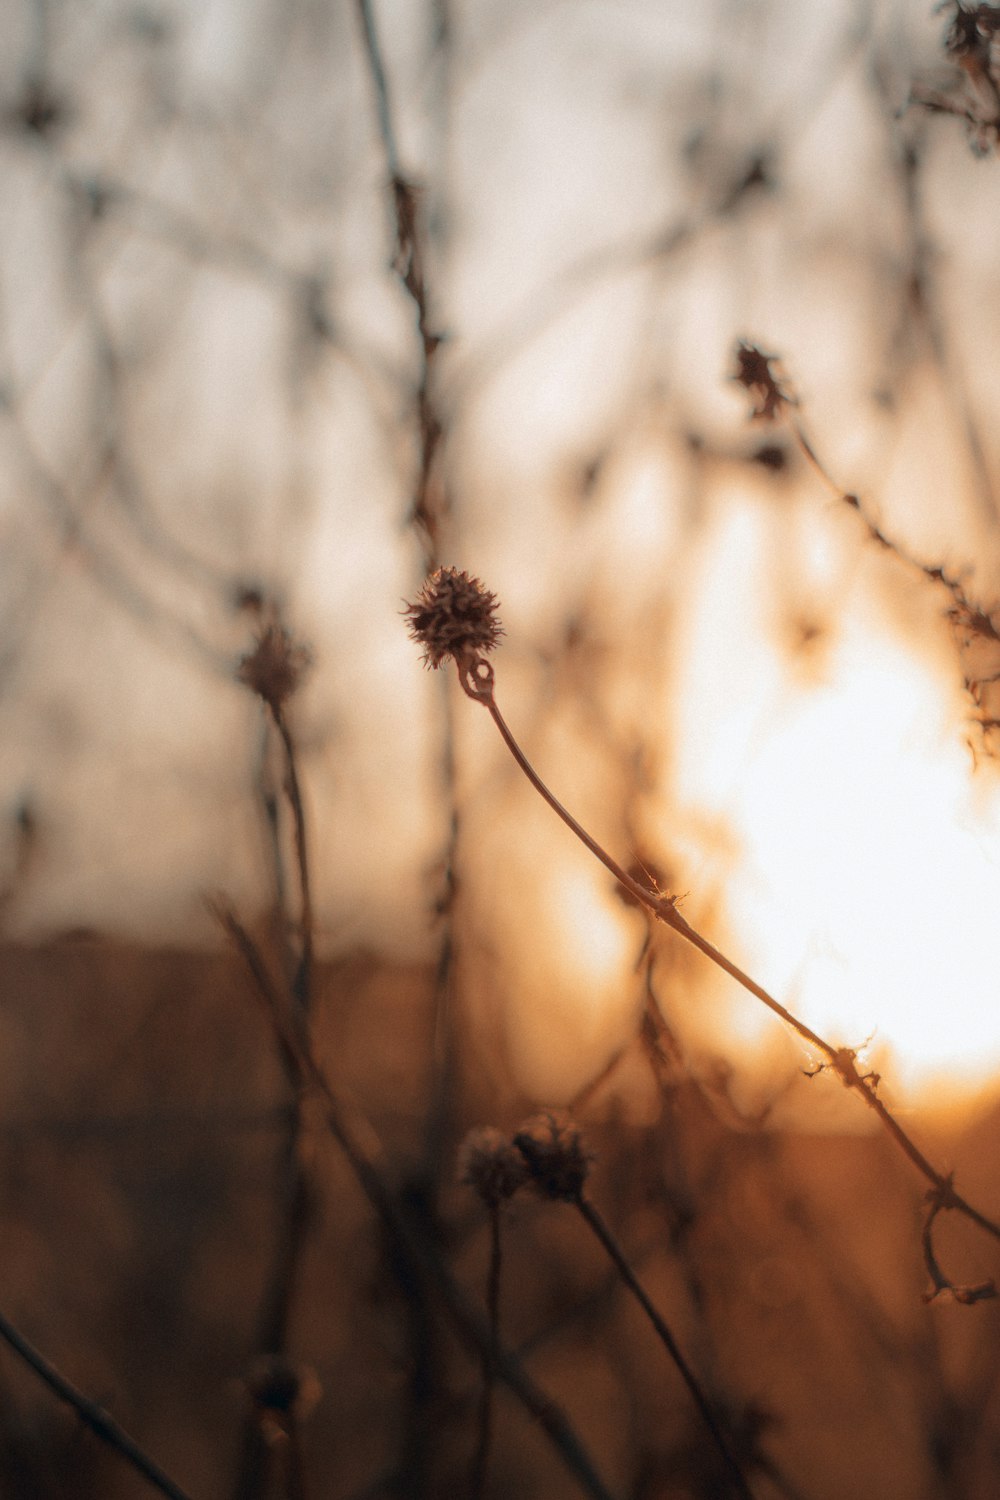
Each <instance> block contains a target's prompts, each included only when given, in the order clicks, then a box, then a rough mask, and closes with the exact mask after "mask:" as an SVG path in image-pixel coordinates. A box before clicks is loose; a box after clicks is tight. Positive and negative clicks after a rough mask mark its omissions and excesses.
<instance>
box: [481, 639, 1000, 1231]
mask: <svg viewBox="0 0 1000 1500" xmlns="http://www.w3.org/2000/svg"><path fill="white" fill-rule="evenodd" d="M457 665H458V674H459V681H460V683H461V685H462V688H463V691H464V692H465V693H466V694H467V695H468V697H470V698H473V699H474V700H475V701H476V702H477V703H482V704H483V705H484V706H485V707H486V708H487V709H489V712H490V716H491V718H492V719H493V722H494V724H495V725H496V726H497V729H498V730H499V731H500V735H501V738H502V739H503V742H504V744H505V745H506V746H507V749H508V750H509V751H510V753H511V755H512V756H513V757H514V760H515V761H516V762H517V764H518V766H519V767H520V769H521V770H522V771H523V772H524V774H525V776H526V777H527V778H528V780H529V781H530V782H531V784H532V786H533V787H534V788H535V790H536V791H537V792H538V793H539V795H540V796H541V797H543V798H544V800H545V801H546V802H547V803H548V804H549V806H550V807H551V808H552V810H553V812H555V813H556V814H557V815H558V816H559V817H560V818H561V819H562V821H563V822H564V823H565V824H566V826H567V828H569V829H570V830H571V831H572V832H573V833H575V834H576V836H577V838H578V839H579V840H580V841H581V843H583V844H585V845H586V847H587V848H588V849H589V850H590V852H591V854H593V855H594V857H595V858H596V859H599V860H600V862H601V864H602V865H604V866H605V868H606V869H608V870H610V871H611V874H612V875H613V876H614V877H615V879H616V880H617V881H618V882H619V884H620V885H622V886H623V887H624V888H625V890H627V891H628V892H629V893H630V894H631V895H632V896H634V897H635V899H636V900H637V901H638V902H640V903H641V905H642V906H643V907H644V908H645V909H646V911H648V912H649V913H650V915H651V916H653V917H655V918H656V920H657V921H659V922H663V923H664V925H665V926H667V927H670V928H672V930H673V931H674V932H676V933H677V934H678V935H679V936H680V937H682V938H684V940H685V941H686V942H688V943H690V944H691V945H692V947H695V948H697V949H698V950H699V952H701V953H703V954H704V955H705V957H706V958H707V959H709V960H710V961H711V962H712V963H714V964H715V965H716V967H717V968H720V969H722V970H723V971H724V972H725V973H726V974H728V975H729V976H730V978H732V979H735V980H736V983H737V984H739V985H741V986H742V987H743V989H745V990H747V991H748V992H749V993H750V994H751V995H753V996H754V997H755V999H757V1000H759V1001H760V1002H761V1004H762V1005H766V1006H767V1008H768V1010H770V1011H773V1012H774V1014H775V1015H776V1016H778V1017H779V1018H780V1019H781V1020H782V1021H784V1022H785V1023H786V1025H788V1026H790V1027H791V1028H792V1030H793V1031H795V1032H796V1033H797V1034H798V1035H799V1036H800V1037H801V1038H802V1039H803V1041H805V1042H808V1043H809V1045H810V1046H812V1047H814V1048H816V1050H817V1051H818V1052H821V1053H822V1054H823V1056H824V1057H825V1058H826V1064H825V1066H829V1067H830V1068H831V1069H832V1070H833V1071H834V1072H835V1073H836V1074H837V1076H838V1077H839V1078H840V1080H841V1082H842V1083H843V1084H844V1086H845V1087H846V1088H849V1089H853V1090H854V1091H855V1092H856V1093H858V1094H860V1096H861V1098H862V1099H863V1100H864V1102H865V1103H866V1104H867V1106H868V1108H869V1109H871V1110H873V1111H874V1113H875V1114H876V1115H877V1116H878V1118H879V1119H880V1120H881V1122H882V1124H883V1125H884V1126H885V1129H886V1130H887V1131H888V1132H889V1134H890V1135H891V1136H892V1138H893V1140H894V1141H895V1142H896V1144H897V1145H898V1146H899V1148H900V1150H901V1151H902V1152H903V1153H904V1155H905V1156H906V1157H907V1158H908V1159H909V1161H910V1162H911V1163H912V1164H913V1166H914V1167H915V1168H916V1169H917V1171H918V1172H920V1173H921V1175H922V1176H923V1177H925V1178H926V1179H927V1181H928V1182H930V1183H931V1184H932V1185H933V1187H934V1189H935V1191H936V1193H937V1194H938V1195H939V1196H940V1200H941V1206H942V1208H948V1209H954V1210H955V1211H956V1212H958V1213H961V1214H964V1216H965V1217H966V1218H967V1219H969V1220H971V1222H972V1223H974V1224H976V1225H978V1226H979V1228H980V1229H982V1230H983V1231H984V1232H985V1233H986V1234H989V1235H992V1236H993V1238H994V1239H997V1240H1000V1224H997V1223H996V1222H995V1221H994V1220H993V1219H990V1218H988V1217H987V1216H986V1215H985V1214H983V1213H981V1212H980V1211H979V1209H977V1208H975V1207H974V1206H973V1205H972V1204H971V1203H969V1202H968V1201H967V1200H966V1199H965V1198H963V1197H962V1196H961V1194H960V1193H957V1192H956V1191H955V1189H954V1187H953V1186H952V1181H951V1178H950V1177H949V1176H946V1175H945V1174H944V1173H942V1172H939V1171H938V1170H937V1168H936V1167H934V1166H933V1165H932V1163H931V1162H930V1161H929V1160H928V1159H927V1157H926V1156H925V1155H924V1153H923V1152H922V1151H921V1150H920V1148H919V1147H918V1146H917V1145H916V1143H915V1142H914V1141H913V1140H911V1139H910V1137H909V1135H908V1134H907V1133H906V1131H905V1130H904V1129H903V1127H902V1125H900V1123H899V1121H898V1120H897V1119H896V1118H895V1116H894V1115H893V1114H892V1113H891V1112H890V1110H889V1109H888V1108H887V1106H886V1105H885V1104H884V1103H883V1101H882V1100H881V1099H880V1098H879V1096H878V1091H877V1084H876V1082H875V1081H873V1080H872V1078H871V1077H870V1076H868V1075H866V1074H862V1073H860V1072H859V1071H858V1068H857V1061H856V1054H855V1052H854V1051H853V1049H852V1048H850V1047H835V1046H834V1045H833V1043H832V1042H828V1041H827V1040H826V1039H825V1037H822V1036H820V1034H819V1033H818V1032H816V1031H813V1029H812V1027H811V1026H808V1025H807V1024H806V1023H805V1021H802V1020H800V1019H799V1017H798V1016H795V1015H793V1014H792V1012H791V1011H790V1010H788V1009H787V1007H786V1006H784V1005H782V1004H781V1002H780V1000H776V999H775V997H774V996H773V995H772V994H770V993H769V992H768V991H767V990H766V989H764V987H763V985H760V984H758V983H757V981H756V980H755V979H752V978H751V977H750V975H749V974H747V973H746V972H745V971H744V970H743V969H741V968H740V967H739V965H738V964H735V963H733V961H732V959H730V958H727V956H726V955H725V954H724V953H723V952H722V951H721V950H720V949H718V948H717V947H716V946H715V944H714V943H710V942H709V940H708V938H706V937H703V936H702V934H701V933H700V932H698V931H697V930H696V929H695V928H694V927H692V926H691V924H690V922H688V921H687V919H686V918H685V917H683V916H681V914H680V912H679V911H678V910H677V905H676V902H675V901H674V900H673V899H672V898H671V897H669V896H663V895H660V894H659V892H657V891H652V890H650V889H648V888H647V887H646V886H644V885H642V884H641V883H640V882H639V881H637V880H635V879H633V877H632V876H631V875H629V874H628V873H627V871H625V870H623V869H622V867H621V865H620V864H619V863H618V861H617V860H615V859H613V858H612V856H611V855H610V854H609V853H608V852H607V850H606V849H604V848H603V847H602V846H601V845H600V844H599V843H598V842H597V840H596V839H595V838H593V837H592V835H591V834H589V833H588V832H587V830H586V829H585V828H584V827H583V825H582V824H581V823H578V822H577V820H576V818H574V817H573V815H572V813H571V812H569V811H568V810H567V809H566V808H565V807H564V806H563V805H562V803H561V802H560V801H559V799H558V798H557V797H556V796H555V795H554V794H553V793H552V792H551V791H550V790H549V788H548V787H547V786H546V785H545V782H544V781H543V780H542V778H541V777H540V776H539V774H538V772H537V771H536V770H535V768H534V766H532V764H531V762H530V761H529V760H528V758H527V756H526V755H525V753H524V751H523V750H522V749H521V747H520V745H519V744H518V743H517V740H516V739H515V738H514V736H513V734H512V733H511V731H510V729H509V727H508V725H507V722H506V720H505V719H504V717H503V715H502V713H501V712H500V710H499V708H498V707H497V703H496V698H495V697H494V674H493V668H492V667H491V666H490V664H489V663H488V662H486V661H484V660H483V659H482V658H481V657H479V658H471V659H470V658H466V659H463V660H461V661H458V663H457Z"/></svg>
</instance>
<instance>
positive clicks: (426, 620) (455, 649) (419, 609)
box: [404, 568, 503, 667]
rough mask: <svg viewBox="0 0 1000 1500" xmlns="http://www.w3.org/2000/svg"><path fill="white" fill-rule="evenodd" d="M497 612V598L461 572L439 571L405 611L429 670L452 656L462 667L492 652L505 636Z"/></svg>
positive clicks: (476, 579)
mask: <svg viewBox="0 0 1000 1500" xmlns="http://www.w3.org/2000/svg"><path fill="white" fill-rule="evenodd" d="M496 612H497V597H496V595H495V594H491V593H490V591H489V589H487V588H484V587H483V585H482V584H481V583H480V581H479V579H478V578H473V577H471V576H470V575H469V574H468V573H461V572H459V570H458V568H438V569H437V571H436V572H434V573H432V574H431V575H430V577H429V578H428V579H427V582H426V583H425V584H424V586H423V588H422V589H421V590H420V593H419V594H418V595H417V599H416V602H415V603H414V604H408V605H407V606H406V609H405V611H404V613H405V615H406V616H407V624H408V627H409V631H410V635H411V636H412V637H413V639H414V640H415V641H418V642H419V643H420V645H421V646H423V648H424V661H425V662H426V663H427V665H428V666H429V667H439V666H440V665H441V663H442V662H443V661H444V660H445V658H446V657H448V656H451V657H454V659H455V661H456V662H457V663H458V664H459V666H462V665H463V664H465V663H467V662H468V660H469V659H470V658H471V657H475V656H479V655H480V654H481V653H482V652H484V651H492V650H493V648H494V646H495V645H496V643H497V641H498V640H499V639H500V637H501V636H502V635H503V626H502V625H501V624H500V621H499V620H498V619H497V617H496Z"/></svg>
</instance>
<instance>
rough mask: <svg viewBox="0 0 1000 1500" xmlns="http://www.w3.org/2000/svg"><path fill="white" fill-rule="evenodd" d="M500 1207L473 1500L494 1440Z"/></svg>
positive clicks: (494, 1210) (493, 1228) (494, 1222)
mask: <svg viewBox="0 0 1000 1500" xmlns="http://www.w3.org/2000/svg"><path fill="white" fill-rule="evenodd" d="M500 1266H501V1240H500V1205H499V1204H498V1203H494V1204H492V1205H491V1206H490V1264H489V1270H488V1272H487V1276H486V1314H487V1317H488V1318H489V1324H490V1342H491V1347H490V1349H489V1351H488V1353H486V1354H485V1355H484V1356H483V1388H482V1392H481V1394H480V1400H479V1436H478V1438H477V1440H476V1451H475V1453H474V1454H473V1456H472V1478H471V1480H470V1481H469V1497H470V1500H480V1496H481V1495H482V1493H483V1487H484V1485H485V1483H486V1464H487V1461H488V1459H489V1453H490V1443H491V1441H492V1438H493V1387H494V1377H493V1360H494V1351H495V1349H496V1346H497V1344H498V1343H499V1340H500Z"/></svg>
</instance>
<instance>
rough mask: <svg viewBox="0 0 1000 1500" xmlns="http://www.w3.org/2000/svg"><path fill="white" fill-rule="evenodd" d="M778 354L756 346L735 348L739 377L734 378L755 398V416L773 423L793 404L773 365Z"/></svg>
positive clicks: (745, 345) (749, 345) (753, 413)
mask: <svg viewBox="0 0 1000 1500" xmlns="http://www.w3.org/2000/svg"><path fill="white" fill-rule="evenodd" d="M777 357H778V356H777V355H776V354H765V353H764V352H763V350H761V349H758V348H757V347H756V345H755V344H747V343H740V344H739V345H738V346H737V349H736V374H735V375H734V376H733V379H734V380H735V381H737V382H738V384H739V385H742V386H744V387H745V388H746V389H747V390H748V391H749V392H750V394H751V396H753V398H754V408H753V412H752V413H751V415H752V416H754V417H758V418H761V419H762V420H763V421H765V422H770V421H773V419H774V418H775V417H776V416H778V415H779V413H780V412H781V410H782V408H783V407H785V406H790V405H794V402H793V399H792V397H791V396H790V395H789V393H788V392H787V391H786V390H785V389H784V387H783V386H782V384H781V382H780V380H779V379H778V377H777V375H775V373H774V371H773V370H772V368H771V366H772V365H773V364H774V363H775V362H776V361H777Z"/></svg>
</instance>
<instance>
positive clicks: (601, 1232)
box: [575, 1195, 754, 1500]
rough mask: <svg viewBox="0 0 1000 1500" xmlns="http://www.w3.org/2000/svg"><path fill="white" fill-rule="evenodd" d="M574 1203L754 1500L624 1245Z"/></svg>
mask: <svg viewBox="0 0 1000 1500" xmlns="http://www.w3.org/2000/svg"><path fill="white" fill-rule="evenodd" d="M575 1204H576V1207H577V1208H578V1209H579V1211H580V1213H581V1214H582V1215H583V1217H584V1219H585V1220H586V1222H587V1223H588V1224H589V1226H590V1228H591V1229H592V1230H593V1231H594V1234H595V1235H596V1236H597V1238H598V1239H599V1240H600V1242H601V1244H602V1245H603V1246H604V1248H605V1250H606V1251H607V1253H608V1255H609V1256H610V1257H611V1259H612V1261H613V1262H614V1265H615V1268H616V1270H617V1271H618V1274H619V1276H620V1277H621V1278H622V1280H623V1281H624V1283H625V1285H626V1286H627V1287H628V1289H629V1291H630V1292H631V1293H632V1295H633V1296H634V1297H635V1299H636V1301H637V1302H638V1303H639V1305H640V1307H641V1308H642V1310H643V1312H644V1313H645V1314H646V1317H647V1318H648V1319H649V1321H650V1323H651V1324H652V1325H653V1328H654V1329H655V1330H656V1334H657V1337H658V1338H659V1340H660V1342H661V1343H662V1344H663V1346H664V1348H665V1349H666V1351H667V1353H668V1354H669V1355H670V1358H671V1359H672V1360H673V1362H674V1364H675V1365H676V1366H677V1369H678V1371H679V1373H680V1376H681V1379H682V1380H683V1381H684V1384H685V1385H686V1386H687V1388H688V1390H689V1391H690V1392H691V1396H692V1398H693V1400H694V1404H695V1405H696V1406H697V1408H698V1410H699V1412H700V1413H701V1415H702V1418H703V1419H704V1422H705V1425H706V1427H707V1428H708V1430H709V1432H710V1433H711V1434H712V1437H713V1439H714V1441H715V1446H716V1447H717V1448H718V1450H719V1452H720V1454H721V1455H722V1457H723V1459H724V1460H725V1463H726V1467H727V1468H728V1470H729V1472H730V1474H731V1475H732V1477H733V1480H734V1482H735V1483H736V1486H737V1488H738V1489H739V1492H740V1494H741V1495H743V1496H745V1497H746V1500H754V1495H753V1491H752V1490H751V1488H750V1486H749V1484H748V1483H747V1480H746V1478H745V1476H744V1474H743V1470H742V1469H741V1468H740V1466H739V1463H738V1462H737V1460H736V1457H735V1455H734V1453H733V1451H732V1449H731V1448H730V1446H729V1441H728V1439H727V1438H726V1435H725V1433H724V1432H723V1431H722V1428H721V1427H720V1425H719V1419H718V1417H717V1416H716V1414H715V1411H714V1410H713V1408H712V1403H711V1402H710V1401H709V1399H708V1397H707V1396H706V1395H705V1392H704V1391H703V1390H702V1388H701V1385H700V1383H699V1381H698V1377H697V1376H696V1375H695V1373H694V1371H693V1370H692V1369H691V1366H690V1365H689V1364H688V1362H687V1360H686V1359H685V1358H684V1355H683V1354H682V1353H681V1350H680V1347H679V1345H678V1343H677V1340H676V1339H675V1338H674V1336H673V1334H672V1333H671V1331H670V1329H669V1328H668V1327H667V1324H666V1323H665V1322H664V1320H663V1318H662V1317H661V1316H660V1314H659V1312H657V1310H656V1308H655V1307H654V1306H653V1304H652V1302H651V1301H650V1300H649V1297H648V1296H647V1295H646V1290H645V1288H644V1287H643V1285H642V1282H641V1281H640V1280H639V1278H638V1277H637V1276H636V1274H635V1272H634V1271H633V1270H632V1267H631V1266H630V1264H629V1262H628V1259H627V1257H626V1255H625V1252H624V1251H623V1250H622V1248H621V1246H620V1245H619V1244H618V1241H617V1240H616V1239H615V1237H614V1235H613V1234H612V1233H611V1230H610V1229H609V1228H608V1226H607V1225H606V1224H605V1222H604V1220H603V1219H602V1218H601V1215H600V1214H599V1213H598V1211H597V1209H596V1208H595V1207H594V1205H593V1204H592V1203H591V1202H590V1200H589V1199H588V1198H585V1197H583V1196H582V1195H581V1196H580V1197H579V1198H577V1199H576V1200H575Z"/></svg>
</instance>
